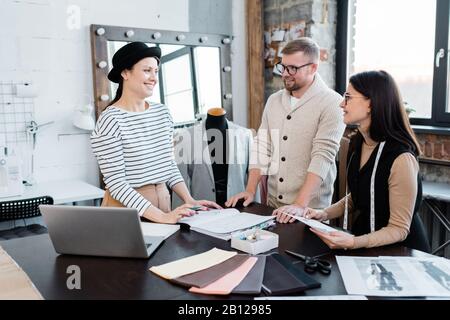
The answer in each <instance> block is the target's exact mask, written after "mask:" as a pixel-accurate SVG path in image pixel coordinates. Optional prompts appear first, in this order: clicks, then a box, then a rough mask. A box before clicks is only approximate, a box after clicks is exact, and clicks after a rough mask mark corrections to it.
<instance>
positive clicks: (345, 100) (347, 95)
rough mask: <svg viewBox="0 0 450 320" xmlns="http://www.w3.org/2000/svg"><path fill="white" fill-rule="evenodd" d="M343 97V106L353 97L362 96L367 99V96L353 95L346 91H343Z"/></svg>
mask: <svg viewBox="0 0 450 320" xmlns="http://www.w3.org/2000/svg"><path fill="white" fill-rule="evenodd" d="M343 98H344V107H345V106H346V105H347V103H348V101H349V100H350V99H353V98H364V99H368V98H367V97H365V96H353V95H351V94H348V93H344V95H343Z"/></svg>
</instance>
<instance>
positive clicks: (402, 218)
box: [325, 137, 419, 249]
mask: <svg viewBox="0 0 450 320" xmlns="http://www.w3.org/2000/svg"><path fill="white" fill-rule="evenodd" d="M366 141H368V143H366V142H364V143H363V146H362V150H361V162H360V168H361V167H363V166H364V164H365V163H366V162H367V160H368V159H369V158H370V155H371V154H372V152H373V150H374V149H375V148H376V146H377V143H376V142H374V141H373V140H371V139H370V138H367V137H366ZM418 172H419V164H418V162H417V160H416V158H415V157H414V156H413V155H412V154H411V153H408V152H407V153H402V154H401V155H399V156H398V157H397V158H396V159H395V160H394V163H393V164H392V168H391V174H390V175H389V181H388V184H389V209H390V217H389V222H388V224H387V226H386V227H384V228H381V229H380V230H377V231H375V232H372V233H368V234H365V235H362V236H357V237H355V245H354V247H353V249H357V248H372V247H379V246H383V245H387V244H391V243H395V242H400V241H403V240H405V239H406V237H407V236H408V233H409V227H410V225H411V220H412V216H413V213H414V206H415V202H416V196H417V174H418ZM347 197H348V211H349V213H350V212H352V211H353V203H352V198H351V194H348V195H347ZM344 209H345V197H344V198H342V199H341V200H340V201H339V202H337V203H335V204H334V205H332V206H330V207H328V208H326V209H325V212H326V213H327V214H328V219H334V218H337V217H340V216H342V215H343V214H344Z"/></svg>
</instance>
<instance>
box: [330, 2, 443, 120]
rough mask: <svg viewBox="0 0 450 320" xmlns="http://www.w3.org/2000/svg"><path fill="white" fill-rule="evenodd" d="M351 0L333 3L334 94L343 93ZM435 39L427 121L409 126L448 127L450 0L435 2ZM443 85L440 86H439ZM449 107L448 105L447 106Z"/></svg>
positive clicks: (346, 69) (345, 77)
mask: <svg viewBox="0 0 450 320" xmlns="http://www.w3.org/2000/svg"><path fill="white" fill-rule="evenodd" d="M350 1H351V0H342V1H338V2H337V6H338V7H337V32H336V91H337V92H339V93H341V94H343V93H344V92H345V90H346V86H347V81H348V80H347V79H348V75H347V72H348V68H347V67H348V65H349V56H348V53H349V46H348V43H349V35H350V32H349V30H350V27H351V26H350V25H349V20H350V17H349V5H350ZM436 2H437V3H436V26H435V28H436V38H435V50H434V53H435V56H433V57H430V59H433V66H434V70H433V94H432V106H431V118H429V119H423V118H414V117H411V118H410V122H411V124H413V125H422V126H433V127H450V111H449V112H446V109H447V106H448V103H450V89H449V83H450V70H449V51H450V48H449V29H450V0H436ZM441 48H443V49H444V57H443V58H442V59H440V67H439V68H438V67H436V62H435V60H436V54H437V52H438V51H439V50H440V49H441ZM443 83H444V84H445V85H442V84H443ZM449 108H450V106H449Z"/></svg>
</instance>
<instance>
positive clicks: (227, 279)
mask: <svg viewBox="0 0 450 320" xmlns="http://www.w3.org/2000/svg"><path fill="white" fill-rule="evenodd" d="M256 261H258V258H256V257H250V258H248V259H247V261H245V262H244V263H243V264H242V265H241V266H239V267H238V268H237V269H236V270H234V271H231V272H230V273H229V274H227V275H225V276H223V277H222V278H220V279H218V280H216V281H214V282H213V283H211V284H209V285H207V286H206V287H204V288H196V287H192V288H190V289H189V291H190V292H193V293H203V294H217V295H227V294H230V293H231V291H232V290H233V289H234V288H235V287H236V286H238V285H239V283H241V281H242V280H243V279H244V278H245V276H246V275H247V274H248V273H249V272H250V270H251V269H252V268H253V266H254V265H255V263H256Z"/></svg>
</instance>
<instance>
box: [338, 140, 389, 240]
mask: <svg viewBox="0 0 450 320" xmlns="http://www.w3.org/2000/svg"><path fill="white" fill-rule="evenodd" d="M385 144H386V141H383V142H381V143H380V146H379V147H378V153H377V157H376V158H375V164H374V166H373V170H372V176H371V178H370V232H374V231H375V175H376V173H377V168H378V162H380V157H381V153H382V152H383V148H384V145H385ZM352 156H353V155H352ZM351 160H352V159H351V158H350V161H349V162H351ZM348 196H349V194H348V183H347V184H346V186H345V209H344V225H343V228H344V229H345V230H347V227H348Z"/></svg>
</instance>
